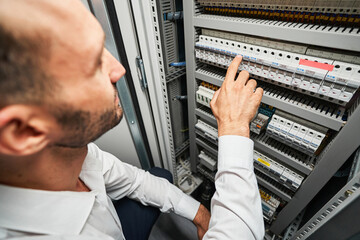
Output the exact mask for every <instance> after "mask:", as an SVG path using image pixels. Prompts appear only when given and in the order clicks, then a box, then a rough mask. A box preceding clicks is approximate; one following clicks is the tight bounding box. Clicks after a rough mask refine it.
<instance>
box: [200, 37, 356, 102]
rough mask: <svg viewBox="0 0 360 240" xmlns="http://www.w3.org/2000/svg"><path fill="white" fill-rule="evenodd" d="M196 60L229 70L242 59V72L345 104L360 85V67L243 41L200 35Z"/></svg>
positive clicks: (240, 68)
mask: <svg viewBox="0 0 360 240" xmlns="http://www.w3.org/2000/svg"><path fill="white" fill-rule="evenodd" d="M195 51H196V58H198V59H200V60H202V61H204V62H206V63H210V64H213V65H216V66H220V67H223V68H227V67H228V66H229V64H230V63H231V61H232V60H233V58H234V57H235V56H237V55H242V56H243V61H242V63H241V65H240V67H239V70H240V71H241V70H246V71H248V72H249V73H250V74H251V75H253V76H255V77H257V78H262V79H264V80H266V81H271V82H278V83H281V84H283V86H284V87H287V88H291V89H292V90H296V91H300V92H301V93H304V94H308V95H311V96H314V97H318V98H320V99H326V100H327V101H331V102H335V103H337V104H339V105H346V104H347V103H348V102H350V101H351V99H352V97H353V96H354V94H355V92H356V91H357V89H358V88H359V86H360V66H359V65H356V64H351V63H347V62H341V61H337V60H330V59H325V58H320V57H314V56H309V55H303V54H298V53H293V52H288V51H283V50H278V49H272V48H267V47H261V46H257V45H252V44H248V43H244V42H239V41H233V40H228V39H223V38H218V37H212V36H206V35H201V36H200V37H199V41H198V42H197V43H196V50H195Z"/></svg>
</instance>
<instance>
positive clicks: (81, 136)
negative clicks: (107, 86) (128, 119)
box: [54, 89, 123, 148]
mask: <svg viewBox="0 0 360 240" xmlns="http://www.w3.org/2000/svg"><path fill="white" fill-rule="evenodd" d="M116 96H117V91H116V89H115V94H114V99H115V100H114V105H113V107H112V108H109V109H105V110H103V111H102V112H100V113H99V112H97V113H91V112H89V111H83V110H70V109H66V110H62V111H60V112H61V115H60V116H58V117H57V119H58V121H59V123H60V125H61V126H62V127H63V133H64V134H63V137H62V138H61V139H60V140H58V141H57V142H56V143H55V144H54V145H55V146H59V147H69V148H79V147H84V146H86V145H87V144H88V143H90V142H93V141H95V140H96V139H98V138H99V137H100V136H101V135H103V134H104V133H105V132H107V131H109V130H110V129H112V128H113V127H115V126H116V125H117V124H119V123H120V121H121V119H122V117H123V111H122V108H121V106H120V105H119V104H116ZM58 112H59V111H58Z"/></svg>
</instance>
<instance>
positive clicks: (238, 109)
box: [210, 56, 263, 137]
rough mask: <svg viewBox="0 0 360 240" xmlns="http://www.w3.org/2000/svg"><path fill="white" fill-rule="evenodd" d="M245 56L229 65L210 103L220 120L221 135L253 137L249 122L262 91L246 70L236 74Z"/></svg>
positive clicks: (218, 121) (239, 57)
mask: <svg viewBox="0 0 360 240" xmlns="http://www.w3.org/2000/svg"><path fill="white" fill-rule="evenodd" d="M241 60H242V57H241V56H236V57H235V58H234V60H233V61H232V63H231V64H230V66H229V68H228V70H227V73H226V77H225V80H224V82H223V84H222V86H221V88H220V89H219V90H217V91H216V92H215V94H214V97H213V98H212V100H211V102H210V106H211V110H212V111H213V113H214V116H215V117H216V120H217V123H218V134H219V137H220V136H223V135H240V136H244V137H249V136H250V131H249V124H250V121H251V119H252V118H253V117H254V115H255V113H256V111H257V109H258V107H259V105H260V101H261V97H262V94H263V90H262V88H257V89H256V91H255V92H254V90H255V88H256V81H255V80H253V79H251V80H248V79H249V73H248V72H247V71H241V72H240V74H239V76H238V77H237V79H236V81H235V76H236V73H237V70H238V68H239V65H240V63H241Z"/></svg>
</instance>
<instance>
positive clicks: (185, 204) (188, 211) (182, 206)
mask: <svg viewBox="0 0 360 240" xmlns="http://www.w3.org/2000/svg"><path fill="white" fill-rule="evenodd" d="M199 207H200V202H198V201H196V200H195V199H193V198H192V197H190V196H188V195H186V194H185V193H183V197H182V198H181V200H180V202H179V203H178V207H177V208H176V210H175V213H176V214H179V215H181V216H183V217H185V218H187V219H189V220H191V221H193V220H194V218H195V216H196V213H197V211H198V210H199Z"/></svg>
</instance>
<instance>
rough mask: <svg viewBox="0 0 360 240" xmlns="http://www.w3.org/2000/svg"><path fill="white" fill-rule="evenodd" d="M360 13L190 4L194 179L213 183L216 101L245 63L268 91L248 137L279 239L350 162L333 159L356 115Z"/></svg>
mask: <svg viewBox="0 0 360 240" xmlns="http://www.w3.org/2000/svg"><path fill="white" fill-rule="evenodd" d="M359 10H360V3H359V1H353V0H352V1H340V0H336V1H315V0H306V1H283V0H281V1H280V0H279V1H266V0H262V1H261V0H252V1H238V0H228V1H216V0H193V1H188V2H186V3H185V2H184V23H185V24H184V27H185V29H186V33H187V34H186V35H185V52H186V64H187V67H186V71H187V90H188V96H189V99H188V104H189V105H188V107H189V130H190V132H189V134H190V135H189V136H190V162H191V170H192V171H193V173H197V174H200V175H202V176H203V177H204V178H208V179H209V180H210V181H214V176H215V174H216V170H217V167H216V161H217V146H218V137H217V121H216V119H215V117H214V116H213V114H212V112H211V109H210V101H211V99H212V97H213V95H214V93H215V91H216V90H218V89H219V88H220V87H221V84H222V82H223V81H224V78H225V75H226V70H227V68H228V67H229V65H230V63H231V62H232V60H233V58H234V57H235V56H237V55H241V56H242V57H243V60H242V63H241V64H240V66H239V69H238V72H240V71H248V72H249V74H250V78H253V79H255V80H256V81H257V83H258V87H261V88H263V89H264V95H263V98H262V103H261V104H260V107H259V109H258V112H257V114H256V116H255V117H254V119H253V120H252V121H251V123H250V131H251V132H250V138H251V139H252V140H253V142H254V148H255V149H254V154H253V157H254V172H255V174H256V178H257V182H258V186H259V190H260V196H261V199H262V206H263V213H264V220H265V222H266V228H267V229H268V231H269V232H272V233H275V234H278V235H279V234H281V233H282V232H283V231H284V230H285V228H286V227H287V226H288V225H289V224H290V223H291V222H292V220H293V219H295V217H296V216H297V214H299V213H300V212H301V211H302V210H303V209H304V208H305V207H306V205H307V204H308V203H309V202H310V200H311V199H312V198H313V197H314V196H315V194H316V192H317V191H319V190H320V189H321V187H322V186H324V184H325V183H326V182H327V181H328V180H329V179H330V178H331V176H332V174H334V173H335V172H336V171H337V170H338V169H339V168H340V166H341V165H342V163H343V162H344V161H345V160H346V156H348V155H349V154H351V153H352V152H350V151H348V150H349V148H346V150H344V152H343V156H344V157H342V158H341V159H339V157H336V156H335V155H337V154H338V153H340V152H341V151H342V150H343V149H344V148H343V145H344V144H346V143H345V142H344V141H345V139H347V140H350V139H351V134H349V132H351V130H350V129H351V128H353V127H354V126H356V125H357V124H358V122H357V120H356V119H358V118H359V116H360V110H359V108H358V105H359V94H360V90H359V87H360V45H359V44H358V43H359V42H360V30H359V27H360V25H359V23H360V17H359V13H360V11H359ZM355 146H356V144H352V147H351V148H353V147H355ZM320 179H321V180H320Z"/></svg>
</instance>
